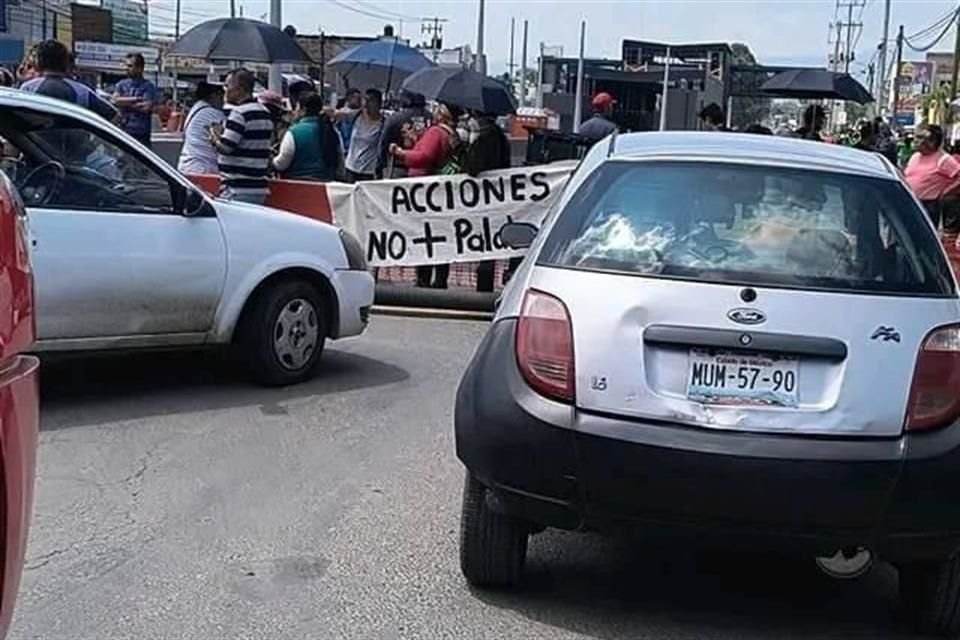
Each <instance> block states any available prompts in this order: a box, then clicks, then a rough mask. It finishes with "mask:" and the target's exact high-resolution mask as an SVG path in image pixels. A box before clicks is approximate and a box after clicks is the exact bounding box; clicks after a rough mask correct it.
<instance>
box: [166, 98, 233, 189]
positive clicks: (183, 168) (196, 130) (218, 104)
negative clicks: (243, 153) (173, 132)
mask: <svg viewBox="0 0 960 640" xmlns="http://www.w3.org/2000/svg"><path fill="white" fill-rule="evenodd" d="M225 117H226V115H225V114H224V112H223V87H221V86H219V85H215V84H210V83H208V82H201V83H200V84H199V85H197V102H196V104H194V105H193V107H191V108H190V112H189V113H188V114H187V119H186V121H185V122H184V126H183V149H181V150H180V162H179V163H178V164H177V170H178V171H180V173H194V174H214V175H218V174H219V173H220V169H219V167H218V166H217V150H216V149H214V148H213V144H212V143H211V142H210V133H209V131H210V127H211V126H213V125H219V124H222V123H223V121H224V119H225Z"/></svg>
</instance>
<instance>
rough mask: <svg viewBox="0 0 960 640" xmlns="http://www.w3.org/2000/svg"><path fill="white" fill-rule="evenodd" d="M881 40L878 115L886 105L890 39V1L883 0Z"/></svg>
mask: <svg viewBox="0 0 960 640" xmlns="http://www.w3.org/2000/svg"><path fill="white" fill-rule="evenodd" d="M882 38H883V40H881V41H880V54H879V56H878V57H877V65H878V69H877V71H878V73H877V85H878V86H879V87H880V90H879V91H878V92H877V105H879V107H880V115H883V111H884V109H885V108H886V104H887V103H886V101H885V100H884V97H886V95H887V40H889V39H890V0H884V4H883V36H882ZM954 66H956V65H954Z"/></svg>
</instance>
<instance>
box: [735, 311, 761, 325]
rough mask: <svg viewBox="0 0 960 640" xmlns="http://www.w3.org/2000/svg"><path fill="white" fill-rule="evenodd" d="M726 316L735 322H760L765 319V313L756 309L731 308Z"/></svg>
mask: <svg viewBox="0 0 960 640" xmlns="http://www.w3.org/2000/svg"><path fill="white" fill-rule="evenodd" d="M727 317H728V318H730V319H731V320H733V321H734V322H736V323H737V324H762V323H764V322H766V321H767V316H766V314H765V313H763V311H758V310H757V309H731V310H730V311H729V312H727Z"/></svg>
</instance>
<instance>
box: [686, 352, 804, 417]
mask: <svg viewBox="0 0 960 640" xmlns="http://www.w3.org/2000/svg"><path fill="white" fill-rule="evenodd" d="M798 365H799V361H798V360H797V358H792V357H787V356H776V355H769V354H766V355H765V354H740V353H728V352H722V351H720V352H716V351H703V350H700V349H691V350H690V370H689V374H688V376H687V397H688V398H690V399H691V400H697V401H698V402H709V403H715V404H754V405H777V406H782V407H795V406H797V387H798V386H799V380H798V376H797V370H798V368H799V367H798Z"/></svg>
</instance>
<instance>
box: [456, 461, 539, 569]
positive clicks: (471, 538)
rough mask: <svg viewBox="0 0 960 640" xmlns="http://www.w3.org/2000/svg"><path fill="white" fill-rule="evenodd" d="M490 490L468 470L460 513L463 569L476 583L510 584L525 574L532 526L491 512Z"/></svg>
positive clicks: (461, 561)
mask: <svg viewBox="0 0 960 640" xmlns="http://www.w3.org/2000/svg"><path fill="white" fill-rule="evenodd" d="M487 491H488V489H487V488H486V487H484V486H483V485H482V484H480V482H479V481H478V480H477V479H476V478H475V477H473V475H472V474H470V473H469V472H468V473H467V477H466V480H465V481H464V486H463V506H462V510H461V514H460V570H461V571H462V572H463V575H464V577H465V578H466V579H467V582H469V583H470V584H471V585H473V586H476V587H508V586H512V585H514V584H516V583H517V581H518V580H519V579H520V576H521V575H522V573H523V565H524V562H525V561H526V558H527V539H528V537H529V534H530V527H529V525H528V524H527V523H526V522H524V521H522V520H519V519H517V518H514V517H512V516H509V515H505V514H502V513H497V512H495V511H492V510H491V509H490V508H489V506H487Z"/></svg>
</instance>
